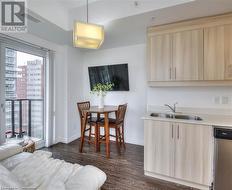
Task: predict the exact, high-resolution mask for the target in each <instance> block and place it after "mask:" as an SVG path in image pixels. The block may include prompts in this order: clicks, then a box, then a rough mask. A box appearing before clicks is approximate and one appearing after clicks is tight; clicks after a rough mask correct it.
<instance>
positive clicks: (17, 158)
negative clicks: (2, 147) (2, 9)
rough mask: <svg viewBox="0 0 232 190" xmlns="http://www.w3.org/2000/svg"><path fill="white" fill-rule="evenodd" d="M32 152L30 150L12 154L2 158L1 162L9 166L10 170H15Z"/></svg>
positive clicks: (6, 166)
mask: <svg viewBox="0 0 232 190" xmlns="http://www.w3.org/2000/svg"><path fill="white" fill-rule="evenodd" d="M31 155H32V154H31V153H28V152H22V153H19V154H16V155H14V156H11V157H9V158H7V159H5V160H2V161H1V162H0V163H1V164H2V165H3V166H4V167H5V168H7V169H8V170H10V171H11V170H13V169H14V168H15V167H16V166H17V165H19V164H20V163H22V162H23V161H24V160H26V159H27V158H28V157H30V156H31Z"/></svg>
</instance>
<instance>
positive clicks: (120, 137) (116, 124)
mask: <svg viewBox="0 0 232 190" xmlns="http://www.w3.org/2000/svg"><path fill="white" fill-rule="evenodd" d="M126 109H127V104H123V105H119V106H118V110H117V112H116V118H115V119H112V118H109V128H110V129H114V130H115V134H110V136H111V137H114V138H115V139H116V145H117V149H118V152H120V149H121V147H122V146H123V147H124V149H125V148H126V145H125V140H124V119H125V114H126ZM98 126H99V127H100V128H101V127H103V128H104V127H105V126H104V120H101V121H100V122H99V125H98ZM98 132H99V134H98V138H99V140H98V141H99V144H100V143H105V135H102V136H101V135H100V129H98Z"/></svg>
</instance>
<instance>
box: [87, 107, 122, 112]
mask: <svg viewBox="0 0 232 190" xmlns="http://www.w3.org/2000/svg"><path fill="white" fill-rule="evenodd" d="M117 110H118V106H104V108H98V106H91V107H90V108H89V109H88V110H85V111H86V112H88V113H110V112H116V111H117Z"/></svg>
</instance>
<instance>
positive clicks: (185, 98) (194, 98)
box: [147, 87, 232, 115]
mask: <svg viewBox="0 0 232 190" xmlns="http://www.w3.org/2000/svg"><path fill="white" fill-rule="evenodd" d="M175 102H178V105H177V111H183V112H195V113H196V111H197V112H201V113H210V114H223V115H224V114H226V115H228V114H229V115H232V88H231V87H187V88H186V87H169V88H166V87H165V88H148V90H147V110H148V111H152V110H154V109H156V110H157V108H161V109H163V108H162V107H163V106H164V104H170V105H172V104H174V103H175ZM165 110H166V108H165Z"/></svg>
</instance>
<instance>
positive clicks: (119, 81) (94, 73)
mask: <svg viewBox="0 0 232 190" xmlns="http://www.w3.org/2000/svg"><path fill="white" fill-rule="evenodd" d="M88 70H89V81H90V88H91V90H92V89H93V87H94V85H96V84H98V83H102V84H105V83H113V84H114V86H113V90H112V91H129V76H128V64H119V65H105V66H96V67H89V68H88Z"/></svg>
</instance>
